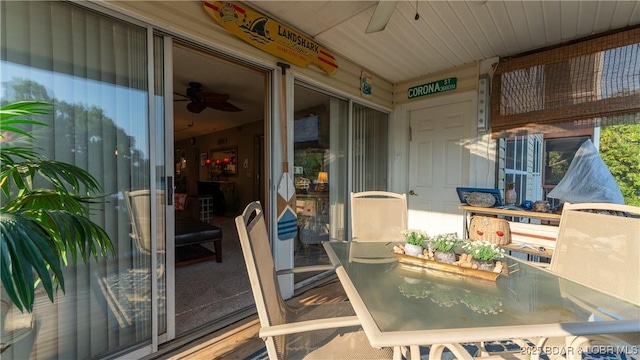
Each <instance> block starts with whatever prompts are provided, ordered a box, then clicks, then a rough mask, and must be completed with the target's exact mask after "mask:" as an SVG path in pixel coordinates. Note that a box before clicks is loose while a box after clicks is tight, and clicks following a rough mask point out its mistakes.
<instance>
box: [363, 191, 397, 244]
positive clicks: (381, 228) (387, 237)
mask: <svg viewBox="0 0 640 360" xmlns="http://www.w3.org/2000/svg"><path fill="white" fill-rule="evenodd" d="M407 218H408V215H407V195H406V194H398V193H394V192H388V191H363V192H357V193H351V239H352V240H353V241H396V242H404V241H405V240H404V235H402V231H404V230H407V221H408V220H407Z"/></svg>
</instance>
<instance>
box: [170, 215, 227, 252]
mask: <svg viewBox="0 0 640 360" xmlns="http://www.w3.org/2000/svg"><path fill="white" fill-rule="evenodd" d="M175 235H176V236H175V241H176V246H184V245H193V244H201V243H203V242H208V241H215V240H220V239H222V229H220V228H219V227H217V226H215V225H211V224H207V223H206V222H204V221H200V220H198V219H188V218H185V219H176V232H175Z"/></svg>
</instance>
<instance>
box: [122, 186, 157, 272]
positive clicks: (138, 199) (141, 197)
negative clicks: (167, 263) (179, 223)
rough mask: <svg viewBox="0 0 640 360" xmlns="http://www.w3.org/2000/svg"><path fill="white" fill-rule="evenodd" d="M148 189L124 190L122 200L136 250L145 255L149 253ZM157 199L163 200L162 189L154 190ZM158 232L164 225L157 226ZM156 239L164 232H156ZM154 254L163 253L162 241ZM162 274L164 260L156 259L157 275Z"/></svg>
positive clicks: (149, 213) (149, 212)
mask: <svg viewBox="0 0 640 360" xmlns="http://www.w3.org/2000/svg"><path fill="white" fill-rule="evenodd" d="M149 193H150V192H149V190H135V191H125V192H124V202H125V204H126V206H127V212H128V213H129V219H130V220H131V233H130V234H129V236H130V237H131V239H133V241H134V243H135V244H136V247H137V248H138V251H140V253H142V254H145V255H149V256H150V255H151V218H150V216H151V210H150V206H151V203H150V201H149ZM156 195H157V199H162V201H164V200H163V199H164V191H163V190H157V191H156ZM157 229H158V230H157V231H158V232H161V231H162V232H163V231H164V227H162V226H158V227H157ZM158 239H164V233H158ZM156 255H157V256H159V257H163V256H164V255H165V244H164V241H160V242H158V244H157V247H156ZM163 274H164V261H160V260H159V261H158V269H157V275H158V278H160V277H161V276H162V275H163Z"/></svg>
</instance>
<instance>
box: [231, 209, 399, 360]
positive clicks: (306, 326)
mask: <svg viewBox="0 0 640 360" xmlns="http://www.w3.org/2000/svg"><path fill="white" fill-rule="evenodd" d="M236 227H237V229H238V236H239V238H240V245H241V246H242V252H243V255H244V260H245V263H246V266H247V272H248V275H249V280H250V283H251V288H252V290H253V297H254V300H255V303H256V308H257V311H258V318H259V319H260V332H259V335H260V337H261V338H262V339H264V341H265V345H266V348H267V353H268V355H269V359H273V360H275V359H287V360H289V359H337V358H345V359H391V358H392V354H393V351H392V349H386V348H385V349H375V348H372V347H371V346H370V344H369V341H368V340H367V337H366V335H365V334H364V332H363V331H362V328H361V326H360V321H359V320H358V318H357V316H355V312H354V311H353V308H352V307H351V305H350V303H349V302H340V303H328V304H320V305H305V306H301V307H292V306H289V305H288V304H286V303H285V302H284V299H283V298H282V295H281V293H280V288H279V286H278V281H277V274H276V271H275V266H274V261H273V256H271V244H270V242H269V236H268V232H267V227H266V225H265V219H264V212H263V210H262V207H261V205H260V203H259V202H257V201H256V202H252V203H250V204H249V205H247V207H246V208H245V209H244V211H243V213H242V215H239V216H238V217H236ZM310 268H311V269H314V267H313V266H311V267H310Z"/></svg>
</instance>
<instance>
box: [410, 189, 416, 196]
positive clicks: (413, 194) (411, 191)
mask: <svg viewBox="0 0 640 360" xmlns="http://www.w3.org/2000/svg"><path fill="white" fill-rule="evenodd" d="M409 195H412V196H416V195H418V194H417V193H416V192H415V191H413V190H409Z"/></svg>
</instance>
